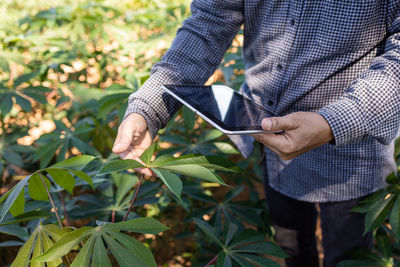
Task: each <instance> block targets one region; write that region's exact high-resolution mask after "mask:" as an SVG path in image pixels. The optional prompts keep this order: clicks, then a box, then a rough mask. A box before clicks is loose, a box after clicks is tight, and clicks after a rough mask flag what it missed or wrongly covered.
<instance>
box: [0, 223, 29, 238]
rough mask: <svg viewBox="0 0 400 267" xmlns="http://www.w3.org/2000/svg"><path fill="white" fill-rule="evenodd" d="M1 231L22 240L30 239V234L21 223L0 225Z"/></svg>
mask: <svg viewBox="0 0 400 267" xmlns="http://www.w3.org/2000/svg"><path fill="white" fill-rule="evenodd" d="M0 233H3V234H7V235H13V236H16V237H18V238H20V239H22V240H26V239H28V237H29V235H28V233H27V232H26V230H25V229H24V228H22V227H21V226H19V225H3V226H0Z"/></svg>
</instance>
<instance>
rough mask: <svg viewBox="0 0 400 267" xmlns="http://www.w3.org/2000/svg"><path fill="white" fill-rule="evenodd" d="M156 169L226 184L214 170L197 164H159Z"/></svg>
mask: <svg viewBox="0 0 400 267" xmlns="http://www.w3.org/2000/svg"><path fill="white" fill-rule="evenodd" d="M158 169H164V170H168V171H171V172H176V173H179V174H184V175H187V176H190V177H195V178H200V179H203V180H206V181H210V182H214V183H218V184H223V185H226V183H225V182H224V181H223V180H222V179H221V177H219V175H217V174H216V173H215V172H212V171H210V170H209V169H207V168H206V167H202V166H199V165H191V164H185V165H175V166H160V167H158Z"/></svg>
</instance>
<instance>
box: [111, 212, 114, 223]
mask: <svg viewBox="0 0 400 267" xmlns="http://www.w3.org/2000/svg"><path fill="white" fill-rule="evenodd" d="M111 222H112V223H114V222H115V210H112V214H111Z"/></svg>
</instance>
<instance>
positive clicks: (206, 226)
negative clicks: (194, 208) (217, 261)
mask: <svg viewBox="0 0 400 267" xmlns="http://www.w3.org/2000/svg"><path fill="white" fill-rule="evenodd" d="M193 221H194V222H195V223H196V225H197V226H198V227H199V228H200V229H201V230H202V231H203V232H204V233H206V234H207V235H208V236H209V237H210V238H211V240H213V241H214V242H215V243H217V244H218V245H219V246H220V247H221V248H223V247H224V245H223V244H222V242H221V240H219V238H218V235H217V233H216V232H215V231H214V229H213V228H212V227H211V226H210V225H209V224H208V223H206V222H205V221H203V220H200V219H198V218H193Z"/></svg>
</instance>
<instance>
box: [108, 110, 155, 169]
mask: <svg viewBox="0 0 400 267" xmlns="http://www.w3.org/2000/svg"><path fill="white" fill-rule="evenodd" d="M151 143H152V140H151V136H150V132H149V131H148V129H147V123H146V120H145V119H144V118H143V116H142V115H139V114H137V113H132V114H130V115H129V116H128V117H126V119H125V120H124V121H123V122H122V123H121V125H120V126H119V128H118V134H117V138H116V139H115V142H114V146H113V149H112V151H113V152H114V153H115V154H118V155H119V157H120V158H121V159H134V160H139V157H140V155H142V153H143V152H144V151H145V150H146V149H147V148H148V147H149V146H150V145H151ZM136 171H137V172H139V173H141V174H144V175H145V176H152V172H151V171H150V169H136Z"/></svg>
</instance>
